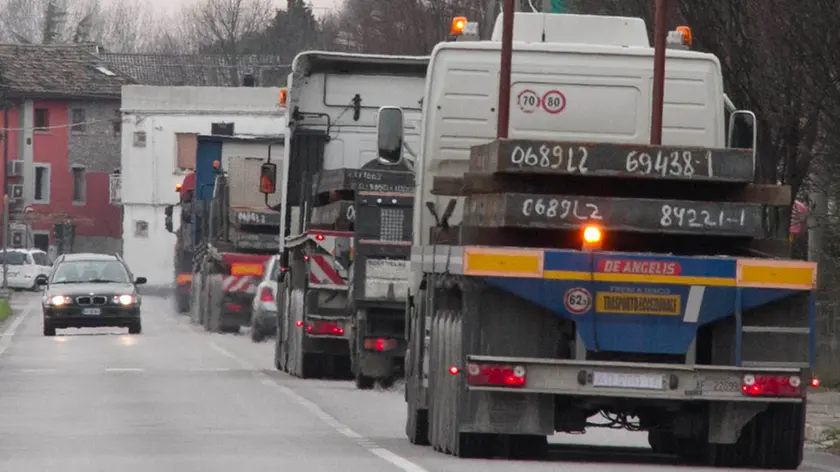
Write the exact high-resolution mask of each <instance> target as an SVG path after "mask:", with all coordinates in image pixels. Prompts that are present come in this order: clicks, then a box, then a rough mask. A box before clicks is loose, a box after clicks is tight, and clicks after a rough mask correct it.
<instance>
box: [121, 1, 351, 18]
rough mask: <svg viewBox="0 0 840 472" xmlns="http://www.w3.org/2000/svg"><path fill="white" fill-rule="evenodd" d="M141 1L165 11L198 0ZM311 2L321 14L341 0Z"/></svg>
mask: <svg viewBox="0 0 840 472" xmlns="http://www.w3.org/2000/svg"><path fill="white" fill-rule="evenodd" d="M105 1H106V2H107V0H105ZM138 1H143V2H149V3H150V4H151V5H154V7H155V9H160V10H165V11H167V10H168V11H177V10H178V9H179V8H180V7H181V6H183V5H191V4H193V3H195V2H197V1H198V0H138ZM310 2H311V3H312V7H313V8H314V10H315V15H322V14H324V13H325V12H326V11H327V10H332V9H334V8H335V7H336V5H338V4H339V3H340V2H341V0H310ZM275 3H276V4H277V6H278V7H282V8H285V7H286V0H275Z"/></svg>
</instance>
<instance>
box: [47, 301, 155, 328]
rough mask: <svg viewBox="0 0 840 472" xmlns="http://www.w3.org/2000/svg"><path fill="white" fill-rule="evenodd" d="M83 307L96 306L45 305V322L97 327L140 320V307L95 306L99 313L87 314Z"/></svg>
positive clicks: (73, 326) (69, 326)
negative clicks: (84, 312)
mask: <svg viewBox="0 0 840 472" xmlns="http://www.w3.org/2000/svg"><path fill="white" fill-rule="evenodd" d="M83 308H94V307H61V308H59V307H44V322H45V323H49V324H50V325H52V326H53V327H56V328H61V327H66V328H96V327H103V326H116V327H127V326H129V325H131V324H133V323H136V322H137V321H139V320H140V307H139V306H135V307H127V308H124V307H110V306H103V307H95V308H99V309H100V310H101V313H100V314H98V315H85V314H83V313H82V309H83Z"/></svg>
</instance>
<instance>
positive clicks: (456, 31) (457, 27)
mask: <svg viewBox="0 0 840 472" xmlns="http://www.w3.org/2000/svg"><path fill="white" fill-rule="evenodd" d="M466 26H467V17H466V16H456V17H455V18H452V28H451V29H450V31H449V32H450V34H452V36H461V35H462V34H463V33H464V28H466Z"/></svg>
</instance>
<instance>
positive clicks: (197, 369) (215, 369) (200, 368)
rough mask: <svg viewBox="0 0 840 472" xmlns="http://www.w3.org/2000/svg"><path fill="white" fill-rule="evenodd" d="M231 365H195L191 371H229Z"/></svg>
mask: <svg viewBox="0 0 840 472" xmlns="http://www.w3.org/2000/svg"><path fill="white" fill-rule="evenodd" d="M229 371H230V368H229V367H193V368H191V369H190V372H229Z"/></svg>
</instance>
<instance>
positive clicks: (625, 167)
mask: <svg viewBox="0 0 840 472" xmlns="http://www.w3.org/2000/svg"><path fill="white" fill-rule="evenodd" d="M470 172H476V173H484V174H500V173H505V174H528V175H535V174H536V175H539V174H542V175H581V176H590V177H624V178H637V179H649V180H680V181H686V180H690V181H707V182H719V183H749V182H753V180H754V178H755V162H754V158H753V153H752V151H751V150H747V149H712V148H700V147H692V146H652V145H646V144H616V143H590V142H571V141H548V140H527V139H497V140H495V141H492V142H490V143H487V144H481V145H478V146H473V147H472V149H471V151H470Z"/></svg>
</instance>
